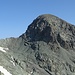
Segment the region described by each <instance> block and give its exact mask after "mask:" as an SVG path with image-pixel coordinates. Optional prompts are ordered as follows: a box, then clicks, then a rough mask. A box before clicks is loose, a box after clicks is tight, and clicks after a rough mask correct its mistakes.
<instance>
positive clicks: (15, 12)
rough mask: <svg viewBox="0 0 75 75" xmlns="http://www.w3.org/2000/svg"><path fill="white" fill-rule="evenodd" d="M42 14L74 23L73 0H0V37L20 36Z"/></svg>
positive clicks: (74, 3) (74, 10) (74, 0)
mask: <svg viewBox="0 0 75 75" xmlns="http://www.w3.org/2000/svg"><path fill="white" fill-rule="evenodd" d="M42 14H52V15H55V16H58V17H59V18H61V19H63V20H66V21H67V22H69V23H71V24H74V25H75V0H0V39H3V38H9V37H18V36H20V35H21V34H23V33H24V32H25V31H26V29H27V27H28V25H30V24H31V23H32V22H33V20H34V19H35V18H37V17H38V16H39V15H42Z"/></svg>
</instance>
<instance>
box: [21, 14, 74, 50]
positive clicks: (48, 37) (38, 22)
mask: <svg viewBox="0 0 75 75" xmlns="http://www.w3.org/2000/svg"><path fill="white" fill-rule="evenodd" d="M22 37H23V38H24V39H27V40H28V41H44V42H46V43H56V44H60V46H61V47H64V48H66V49H67V48H74V47H73V46H74V45H75V42H74V39H75V27H74V26H73V25H71V24H69V23H67V22H66V21H64V20H62V19H60V18H58V17H56V16H54V15H50V14H44V15H40V16H38V17H37V18H36V19H35V20H34V21H33V22H32V23H31V24H30V25H29V27H28V29H27V31H26V32H25V33H24V34H23V35H22Z"/></svg>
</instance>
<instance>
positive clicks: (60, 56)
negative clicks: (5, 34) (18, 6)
mask: <svg viewBox="0 0 75 75" xmlns="http://www.w3.org/2000/svg"><path fill="white" fill-rule="evenodd" d="M0 48H1V50H0V66H3V67H4V68H5V69H6V70H7V71H8V72H9V73H10V74H12V75H74V74H75V26H74V25H72V24H70V23H67V22H66V21H64V20H62V19H60V18H58V17H56V16H54V15H51V14H44V15H40V16H38V17H37V18H36V19H35V20H34V21H33V22H32V23H31V24H30V25H29V26H28V28H27V30H26V32H25V33H23V34H22V35H20V36H19V37H18V38H7V39H3V40H0ZM7 49H8V50H7ZM2 50H4V52H2Z"/></svg>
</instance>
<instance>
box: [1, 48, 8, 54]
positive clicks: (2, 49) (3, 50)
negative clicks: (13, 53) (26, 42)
mask: <svg viewBox="0 0 75 75" xmlns="http://www.w3.org/2000/svg"><path fill="white" fill-rule="evenodd" d="M6 50H9V48H4V47H0V51H2V52H4V53H6Z"/></svg>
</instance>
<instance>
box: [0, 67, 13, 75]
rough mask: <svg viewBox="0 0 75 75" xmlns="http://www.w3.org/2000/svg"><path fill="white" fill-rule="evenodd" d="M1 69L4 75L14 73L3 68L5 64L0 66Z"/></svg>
mask: <svg viewBox="0 0 75 75" xmlns="http://www.w3.org/2000/svg"><path fill="white" fill-rule="evenodd" d="M0 71H1V72H2V73H3V74H4V75H12V74H11V73H9V72H8V71H7V70H6V69H5V68H3V66H0Z"/></svg>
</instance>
